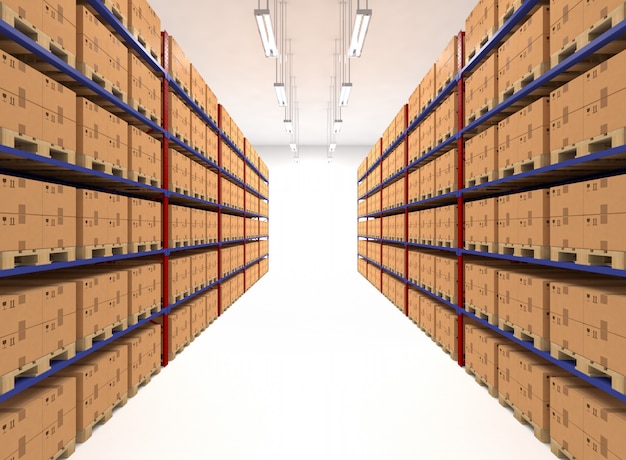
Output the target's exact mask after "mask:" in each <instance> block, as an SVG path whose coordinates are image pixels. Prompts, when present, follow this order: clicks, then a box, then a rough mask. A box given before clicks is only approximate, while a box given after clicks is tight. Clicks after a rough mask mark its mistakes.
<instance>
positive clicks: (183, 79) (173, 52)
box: [167, 35, 191, 93]
mask: <svg viewBox="0 0 626 460" xmlns="http://www.w3.org/2000/svg"><path fill="white" fill-rule="evenodd" d="M168 39H169V57H168V61H169V68H168V69H167V70H168V72H169V74H170V75H171V76H172V77H173V78H174V80H175V81H176V82H177V83H178V84H179V85H180V86H181V87H182V88H183V89H184V90H185V91H187V93H191V61H190V60H189V58H188V57H187V55H186V54H185V52H184V51H183V49H182V48H181V47H180V45H179V44H178V42H177V41H176V40H175V39H174V37H173V36H171V35H169V36H168Z"/></svg>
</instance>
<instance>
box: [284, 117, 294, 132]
mask: <svg viewBox="0 0 626 460" xmlns="http://www.w3.org/2000/svg"><path fill="white" fill-rule="evenodd" d="M283 123H285V131H287V134H291V133H293V123H292V122H291V120H284V121H283Z"/></svg>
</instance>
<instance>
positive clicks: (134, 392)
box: [128, 365, 161, 398]
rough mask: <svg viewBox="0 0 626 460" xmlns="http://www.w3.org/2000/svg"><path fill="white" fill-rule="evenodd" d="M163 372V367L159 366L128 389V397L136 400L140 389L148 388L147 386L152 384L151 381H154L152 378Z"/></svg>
mask: <svg viewBox="0 0 626 460" xmlns="http://www.w3.org/2000/svg"><path fill="white" fill-rule="evenodd" d="M160 372H161V366H160V365H159V366H157V367H155V368H154V369H152V370H151V371H150V372H148V373H147V374H146V375H145V376H144V377H143V378H142V379H141V380H140V381H139V383H137V384H135V385H133V386H131V387H130V388H129V389H128V397H129V398H134V397H135V396H137V393H139V387H143V386H146V385H147V384H149V383H150V381H151V380H152V376H153V375H157V374H159V373H160Z"/></svg>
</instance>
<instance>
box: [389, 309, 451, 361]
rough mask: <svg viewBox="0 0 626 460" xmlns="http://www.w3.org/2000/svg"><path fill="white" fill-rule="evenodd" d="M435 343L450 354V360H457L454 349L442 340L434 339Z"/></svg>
mask: <svg viewBox="0 0 626 460" xmlns="http://www.w3.org/2000/svg"><path fill="white" fill-rule="evenodd" d="M398 308H399V307H398ZM435 343H436V344H437V346H438V347H440V348H441V349H442V350H443V351H444V353H446V354H447V355H449V356H450V359H451V360H453V361H456V360H458V358H459V354H458V352H457V351H456V350H451V349H450V348H448V347H446V345H445V344H444V343H443V342H441V341H439V340H435Z"/></svg>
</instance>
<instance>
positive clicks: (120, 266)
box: [0, 261, 161, 393]
mask: <svg viewBox="0 0 626 460" xmlns="http://www.w3.org/2000/svg"><path fill="white" fill-rule="evenodd" d="M0 297H2V299H3V300H2V305H5V306H6V308H4V309H3V310H2V311H0V316H2V321H1V324H2V331H1V333H0V336H1V337H2V342H3V343H4V344H5V346H4V347H3V348H2V350H1V354H2V360H1V361H0V362H1V363H2V364H1V367H0V376H1V377H0V387H1V388H0V392H2V393H5V392H6V391H8V390H10V389H12V388H13V385H14V381H15V378H17V377H20V376H25V375H40V374H42V373H43V372H45V371H47V370H48V369H50V361H51V360H53V359H70V358H72V357H73V356H74V355H75V353H76V351H83V350H87V349H89V348H91V346H92V344H93V342H94V341H95V340H106V339H108V338H110V337H111V335H112V334H113V332H115V331H120V330H125V329H126V328H127V327H128V326H129V325H134V324H136V323H137V322H138V321H139V320H140V319H143V318H146V317H149V316H150V315H151V314H153V313H156V312H158V311H160V310H161V265H160V264H159V263H158V262H149V261H120V262H115V263H112V264H107V265H94V266H92V267H89V268H88V269H85V268H81V269H67V270H63V271H60V272H42V273H40V274H38V276H37V278H36V279H33V278H32V277H15V278H11V279H4V280H2V282H1V283H0Z"/></svg>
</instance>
